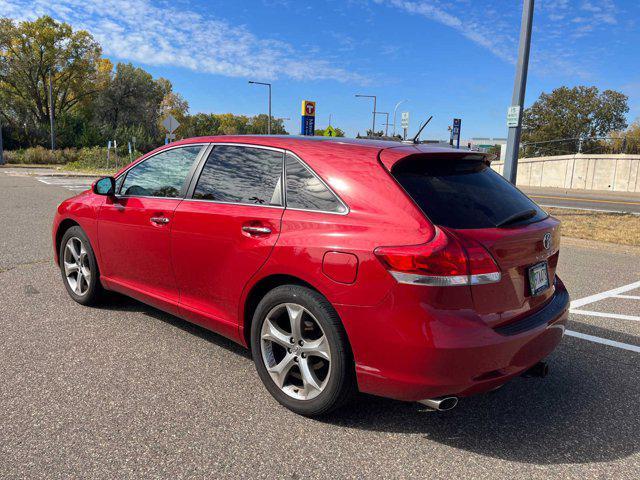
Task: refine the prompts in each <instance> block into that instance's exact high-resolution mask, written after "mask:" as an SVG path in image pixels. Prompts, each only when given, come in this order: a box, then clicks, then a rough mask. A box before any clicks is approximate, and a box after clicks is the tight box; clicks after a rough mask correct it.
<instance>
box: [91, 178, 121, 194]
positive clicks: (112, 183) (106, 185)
mask: <svg viewBox="0 0 640 480" xmlns="http://www.w3.org/2000/svg"><path fill="white" fill-rule="evenodd" d="M93 193H95V194H96V195H105V196H107V197H112V196H113V195H115V194H116V180H115V179H114V178H113V177H102V178H101V179H100V180H98V181H97V182H96V183H94V184H93Z"/></svg>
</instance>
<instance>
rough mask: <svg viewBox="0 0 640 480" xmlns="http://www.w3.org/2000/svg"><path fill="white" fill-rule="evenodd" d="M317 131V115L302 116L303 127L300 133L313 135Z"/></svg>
mask: <svg viewBox="0 0 640 480" xmlns="http://www.w3.org/2000/svg"><path fill="white" fill-rule="evenodd" d="M315 129H316V117H315V115H302V125H301V128H300V133H301V134H302V135H313V134H314V132H315Z"/></svg>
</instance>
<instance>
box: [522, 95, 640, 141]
mask: <svg viewBox="0 0 640 480" xmlns="http://www.w3.org/2000/svg"><path fill="white" fill-rule="evenodd" d="M627 100H628V97H627V96H626V95H624V94H623V93H620V92H616V91H614V90H605V91H603V92H600V91H599V90H598V88H596V87H585V86H578V87H573V88H568V87H560V88H557V89H555V90H554V91H553V92H551V93H550V94H547V93H543V94H541V95H540V98H539V99H538V100H537V101H536V102H535V103H534V104H533V105H532V106H531V107H530V108H527V109H526V110H525V111H524V117H523V133H522V141H523V142H524V143H532V142H546V141H549V140H557V139H578V138H581V139H587V138H592V137H597V136H605V135H609V134H610V133H611V132H613V131H616V130H622V129H624V128H626V126H627V122H626V118H625V115H626V113H627V112H628V111H629V106H628V104H627Z"/></svg>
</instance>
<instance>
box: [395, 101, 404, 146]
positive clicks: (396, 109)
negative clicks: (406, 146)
mask: <svg viewBox="0 0 640 480" xmlns="http://www.w3.org/2000/svg"><path fill="white" fill-rule="evenodd" d="M406 101H407V100H406V99H405V100H400V101H399V102H398V103H396V106H395V108H394V109H393V136H394V137H395V136H396V113H397V112H398V107H399V106H400V105H401V104H403V103H404V102H406Z"/></svg>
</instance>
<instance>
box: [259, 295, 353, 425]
mask: <svg viewBox="0 0 640 480" xmlns="http://www.w3.org/2000/svg"><path fill="white" fill-rule="evenodd" d="M292 319H294V320H292ZM295 319H298V320H299V322H295ZM294 322H295V323H294ZM294 324H295V325H299V327H298V329H297V330H296V329H295V328H294V327H293V325H294ZM287 325H288V328H287ZM287 337H288V338H287ZM293 337H296V338H293ZM292 338H293V340H292ZM287 342H288V343H287ZM251 352H252V354H253V359H254V363H255V365H256V369H257V371H258V375H259V376H260V379H261V380H262V382H263V383H264V385H265V387H266V388H267V390H268V391H269V393H271V395H272V396H273V397H274V398H275V399H276V400H277V401H278V402H280V404H282V405H283V406H285V407H287V408H288V409H289V410H292V411H293V412H295V413H298V414H300V415H305V416H309V417H311V416H319V415H323V414H326V413H329V412H331V411H333V410H335V409H337V408H339V407H341V406H342V405H344V404H345V403H347V402H348V401H349V400H350V399H351V398H352V397H353V396H354V394H355V392H356V380H355V372H354V367H353V356H352V354H351V348H350V346H349V342H348V339H347V335H346V332H345V331H344V327H343V326H342V323H341V321H340V319H339V317H338V314H337V313H336V311H335V310H334V308H333V307H332V306H331V304H330V303H329V301H328V300H327V299H326V298H324V297H323V296H322V295H321V294H320V293H318V292H316V291H315V290H312V289H310V288H306V287H302V286H299V285H283V286H280V287H276V288H274V289H273V290H271V291H270V292H268V293H267V294H266V295H265V296H264V298H263V299H262V300H261V301H260V303H259V304H258V307H257V308H256V311H255V313H254V315H253V320H252V324H251ZM327 356H328V358H327ZM292 357H293V359H292ZM292 361H293V363H292ZM281 371H282V372H285V371H286V372H288V373H284V375H282V374H281V373H280V372H281ZM303 372H304V374H303Z"/></svg>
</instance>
